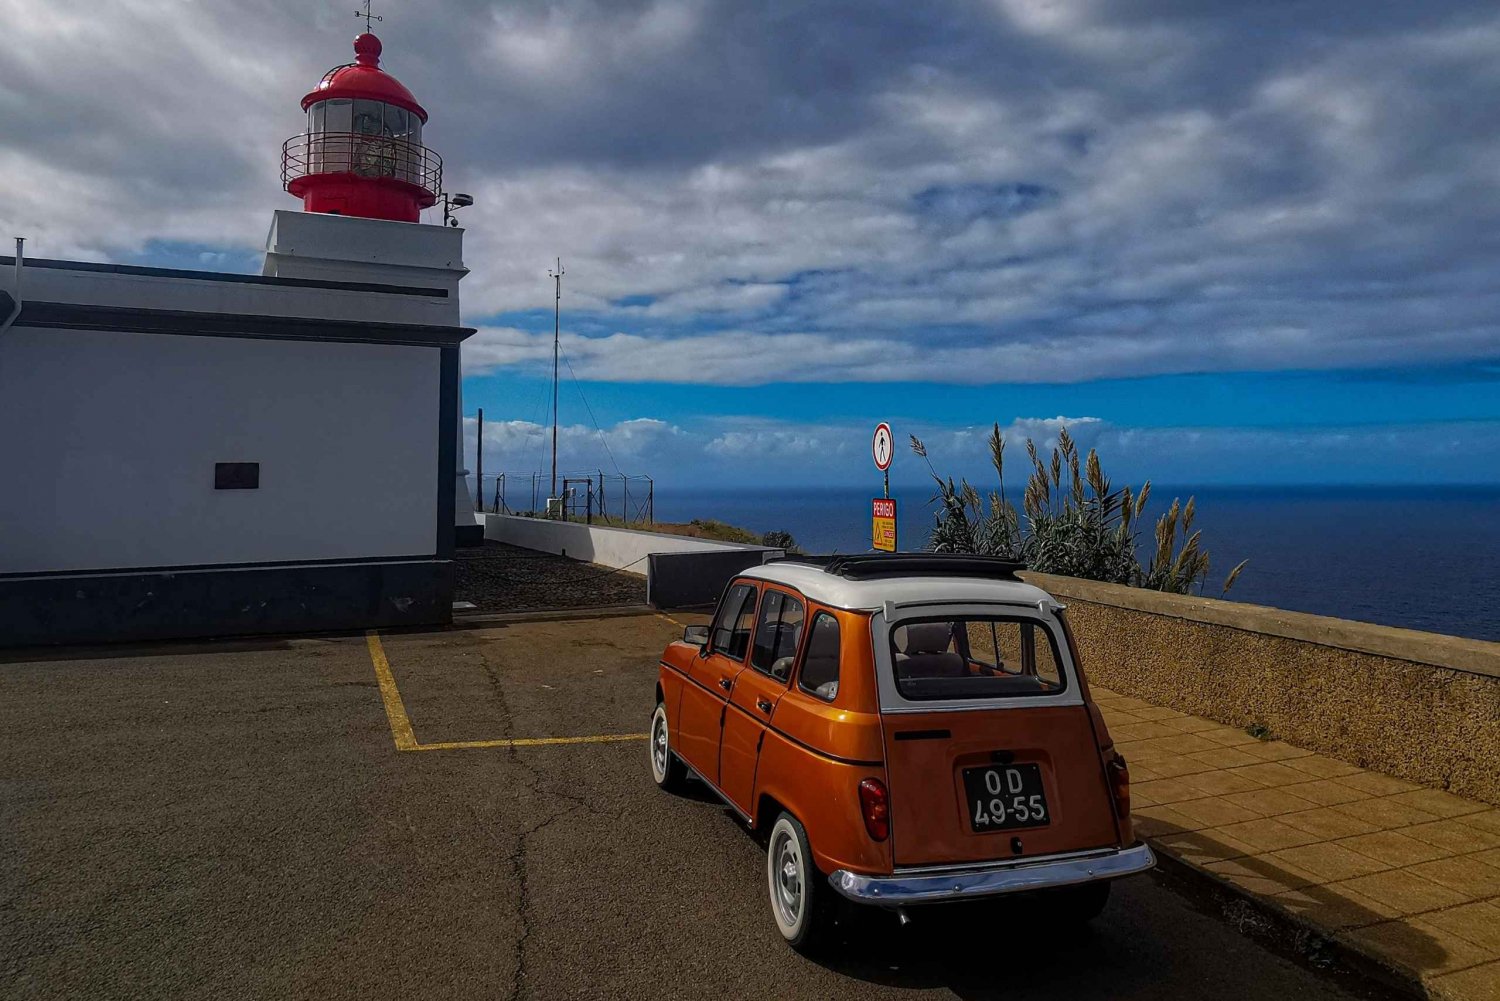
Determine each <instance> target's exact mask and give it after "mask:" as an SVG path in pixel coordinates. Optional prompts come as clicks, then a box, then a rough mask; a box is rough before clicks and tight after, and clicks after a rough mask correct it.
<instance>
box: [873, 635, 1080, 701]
mask: <svg viewBox="0 0 1500 1001" xmlns="http://www.w3.org/2000/svg"><path fill="white" fill-rule="evenodd" d="M1058 646H1059V644H1058V640H1057V637H1056V636H1055V635H1054V634H1053V633H1052V630H1051V628H1050V627H1048V626H1047V625H1046V624H1045V623H1043V622H1039V621H1037V620H1036V619H1028V618H1019V617H1013V616H1004V615H988V616H965V617H949V616H944V617H940V618H923V619H906V620H903V621H902V622H900V623H898V624H897V626H896V628H895V629H892V630H891V661H892V663H893V664H894V665H895V671H896V689H897V691H899V692H900V693H901V696H902V697H903V698H906V699H911V700H913V701H921V700H927V699H989V698H1023V697H1026V696H1036V695H1056V694H1057V693H1058V692H1061V691H1062V690H1063V689H1064V688H1066V687H1067V677H1066V676H1065V675H1064V674H1063V671H1062V667H1061V665H1062V658H1061V657H1060V656H1059V655H1058Z"/></svg>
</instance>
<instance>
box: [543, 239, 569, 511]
mask: <svg viewBox="0 0 1500 1001" xmlns="http://www.w3.org/2000/svg"><path fill="white" fill-rule="evenodd" d="M565 273H566V272H564V271H563V267H562V258H561V257H559V258H558V259H557V270H556V271H549V272H547V277H548V278H551V279H552V282H553V285H554V287H555V290H556V297H555V298H554V300H553V303H552V496H553V497H556V496H557V355H558V344H559V340H560V334H561V331H562V280H563V275H564V274H565Z"/></svg>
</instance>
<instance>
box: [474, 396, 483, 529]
mask: <svg viewBox="0 0 1500 1001" xmlns="http://www.w3.org/2000/svg"><path fill="white" fill-rule="evenodd" d="M474 510H476V511H483V510H484V408H483V407H480V408H479V433H478V435H477V436H476V437H475V439H474Z"/></svg>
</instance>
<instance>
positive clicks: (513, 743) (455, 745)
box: [411, 733, 651, 751]
mask: <svg viewBox="0 0 1500 1001" xmlns="http://www.w3.org/2000/svg"><path fill="white" fill-rule="evenodd" d="M650 736H651V735H650V734H649V733H604V734H598V735H597V736H592V737H516V738H515V739H513V740H449V741H443V742H441V743H437V744H418V745H417V746H416V747H413V748H411V750H413V751H454V750H461V749H464V748H470V747H543V746H545V745H548V744H612V743H615V742H616V741H622V740H646V739H648V738H649V737H650Z"/></svg>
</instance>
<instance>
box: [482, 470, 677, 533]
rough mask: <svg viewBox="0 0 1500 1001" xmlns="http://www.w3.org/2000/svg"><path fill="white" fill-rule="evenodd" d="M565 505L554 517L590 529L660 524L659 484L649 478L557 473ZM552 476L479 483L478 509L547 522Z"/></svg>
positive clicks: (499, 477)
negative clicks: (657, 492) (591, 527)
mask: <svg viewBox="0 0 1500 1001" xmlns="http://www.w3.org/2000/svg"><path fill="white" fill-rule="evenodd" d="M558 486H559V488H560V489H559V495H560V498H559V499H560V500H561V504H560V505H558V507H559V510H556V511H553V512H552V516H554V517H562V518H565V519H566V520H568V521H582V522H587V523H588V524H593V523H594V522H596V521H597V522H599V523H601V524H618V525H651V524H655V522H656V482H655V481H654V480H653V479H652V478H651V477H649V476H627V475H625V474H623V473H609V474H606V473H605V472H604V471H603V470H598V469H596V470H591V471H588V470H586V471H581V472H580V471H577V470H570V471H568V472H567V473H563V472H559V473H558ZM551 487H552V480H551V476H550V475H549V474H547V473H535V472H519V473H517V472H506V473H495V474H490V473H486V474H484V475H483V476H481V477H480V478H479V493H478V495H477V496H476V498H475V508H476V509H477V510H480V511H489V512H492V513H494V514H519V515H527V516H530V517H534V518H545V517H548V515H549V512H548V510H547V500H548V492H549V491H550V490H551Z"/></svg>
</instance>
